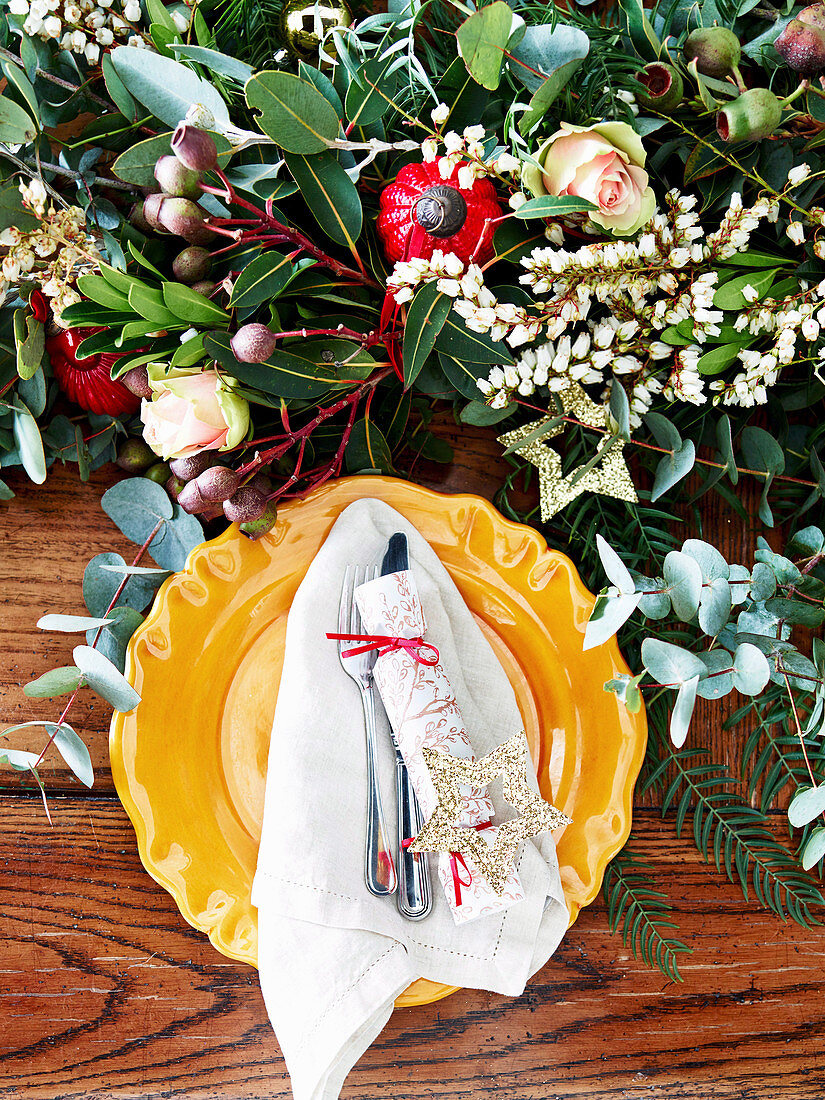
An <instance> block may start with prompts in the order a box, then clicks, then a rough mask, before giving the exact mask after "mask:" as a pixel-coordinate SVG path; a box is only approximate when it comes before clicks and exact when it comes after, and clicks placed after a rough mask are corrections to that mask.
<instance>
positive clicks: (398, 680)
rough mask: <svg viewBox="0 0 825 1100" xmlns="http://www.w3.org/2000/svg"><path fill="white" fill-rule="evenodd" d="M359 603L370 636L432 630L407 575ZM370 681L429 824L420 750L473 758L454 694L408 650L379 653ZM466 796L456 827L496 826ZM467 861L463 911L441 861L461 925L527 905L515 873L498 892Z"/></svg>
mask: <svg viewBox="0 0 825 1100" xmlns="http://www.w3.org/2000/svg"><path fill="white" fill-rule="evenodd" d="M355 598H356V600H357V603H358V608H359V610H360V612H361V620H362V628H363V630H364V632H365V633H368V634H381V635H389V636H393V637H401V638H422V637H424V636H425V633H426V630H427V623H426V620H425V618H424V612H423V610H422V607H421V601H420V600H419V598H418V591H417V589H416V585H415V580H414V578H413V575H412V573H411V572H410V570H408V569H405V570H403V571H401V572H398V573H390V574H388V575H387V576H384V577H378V578H377V579H376V580H374V581H369V582H368V583H367V584H363V585H361V586H360V587H359V588H358V589H357V590H356V593H355ZM373 674H374V676H375V683H376V686H377V687H378V690H379V692H380V694H381V699H382V701H383V703H384V709H385V710H386V712H387V715H388V717H389V720H390V724H391V725H392V728H393V730H394V732H395V736H396V739H397V741H398V747H399V749H400V750H401V753H402V755H403V757H404V761H405V763H406V765H407V769H408V771H409V773H410V779H411V780H412V784H413V787H414V788H415V793H416V795H417V796H418V801H419V803H420V805H421V810H422V813H423V814H424V817H425V819H426V818H429V817H430V815H431V814H432V812H433V810H434V809H435V805H436V792H435V787H434V786H433V783H432V780H431V779H430V775H429V772H428V770H427V765H426V764H425V763H424V757H423V755H422V752H421V750H422V749H423V748H425V747H426V748H431V749H437V750H438V751H439V752H448V753H450V754H451V755H452V756H457V757H461V758H462V759H465V760H473V759H475V756H474V754H473V749H472V746H471V744H470V739H469V738H468V736H467V731H466V730H465V728H464V724H463V722H462V720H461V712H460V711H459V709H458V703H457V701H456V697H455V692H454V691H453V689H452V687H451V685H450V681H449V680H448V678H447V676H446V673H445V672H444V669H443V668H442V667H441V664H440V663H438V664H436V665H434V666H433V665H426V664H422V663H421V662H419V661H417V660H416V659H415V657H413V656H412V655H411V654H410V653H409V652H407V651H406V650H404V649H395V650H392V651H390V652H388V653H384V654H382V655H381V656H380V657H379V658H378V660H377V661H376V663H375V668H374V670H373ZM462 795H463V798H464V801H463V809H462V813H461V816H460V817H459V819H458V822H457V824H459V825H464V826H475V825H483V824H484V823H485V822H487V821H490V820H491V819H492V817H493V815H494V813H495V807H494V806H493V803H492V802H491V801H490V798H489V797H488V796H487V795H486V794H485V792H484V791H483V790H482V791H477V790H472V789H470V788H464V789H462ZM496 832H497V828H496V826H490V827H488V828H486V829H483V830H482V831H481V836H482V837H484V839H485V841H487V842H488V843H490V844H492V843H493V842H494V840H495V836H496ZM462 855H463V860H464V862H465V867H462V866H461V865H460V864H459V865H458V866H457V867H455V871H456V874H457V875H458V876H460V886H459V890H460V904H459V901H458V899H457V897H456V887H455V879H454V873H453V868H454V866H455V864H454V861H453V860H452V859H451V856H450V855H449V854H448V853H446V852H442V853H439V855H438V875H439V878H440V879H441V883H442V885H443V887H444V893H445V895H446V898H447V902H448V904H449V906H450V910H451V912H452V915H453V919H454V920H455V922H456V924H465V923H466V922H468V921H471V920H476V919H477V918H478V917H482V916H486V915H488V914H490V913H497V912H500V911H501V910H503V909H507V908H509V907H510V906H511V905H515V904H516V903H517V902H519V901H523V900H524V891H523V889H522V886H521V882H520V880H519V877H518V874H517V873H516V871H515V870H513V871H512V872H511V873H510V875H509V877H508V879H507V882H506V884H505V886H504V889H503V890H502V892H501V893H497V892H496V891H494V890H493V889H492V887H490V886H489V885H488V884H487V882H486V881H485V879H484V877H483V875H482V874H481V873H480V872H479V871H478V870H477V868H476V867H475V865H474V863H473V860H472V857H471V856H470V855H468V854H466V853H463V854H462Z"/></svg>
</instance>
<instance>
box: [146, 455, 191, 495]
mask: <svg viewBox="0 0 825 1100" xmlns="http://www.w3.org/2000/svg"><path fill="white" fill-rule="evenodd" d="M158 465H160V463H159V464H158ZM163 466H164V467H165V468H166V473H167V477H166V480H165V481H164V482H163V483H162V484H163V486H164V488H165V489H166V492H167V493H168V494H169V496H170V497H171V498H172V500H173V501H177V499H178V497H179V496H180V494H181V492H182V491H183V488H184V486H185V485H186V482H185V481H182V480H181V479H180V478H179V477H175V475H174V474H170V473H169V463H168V462H164V463H163ZM152 480H153V481H157V480H158V479H157V478H152Z"/></svg>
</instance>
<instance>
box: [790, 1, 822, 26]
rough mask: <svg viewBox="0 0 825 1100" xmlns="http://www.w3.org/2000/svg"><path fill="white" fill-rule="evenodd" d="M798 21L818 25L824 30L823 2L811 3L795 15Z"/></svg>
mask: <svg viewBox="0 0 825 1100" xmlns="http://www.w3.org/2000/svg"><path fill="white" fill-rule="evenodd" d="M796 18H797V19H798V20H799V22H800V23H807V24H808V25H809V26H811V27H819V29H820V30H821V31H825V4H811V5H810V6H809V7H807V8H803V9H802V11H801V12H800V13H799V15H797V17H796Z"/></svg>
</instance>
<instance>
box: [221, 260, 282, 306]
mask: <svg viewBox="0 0 825 1100" xmlns="http://www.w3.org/2000/svg"><path fill="white" fill-rule="evenodd" d="M293 271H294V267H293V264H292V261H291V260H290V259H289V258H288V257H287V256H282V255H281V254H280V253H279V252H263V253H262V254H261V255H260V256H256V257H255V259H254V260H252V262H251V263H248V264H247V265H246V267H245V268H244V269H243V271H242V272H241V273H240V275H239V276H238V278H237V279H236V280H235V285H234V286H233V288H232V293H231V295H230V296H229V304H230V306H233V307H235V308H236V309H246V308H249V307H250V306H257V305H260V304H261V302H267V301H269V300H270V299H272V298H277V297H278V294H279V293H280V292H281V291H282V290H283V288H284V287H285V286H286V284H287V283H288V282H289V280H290V277H291V275H292V274H293Z"/></svg>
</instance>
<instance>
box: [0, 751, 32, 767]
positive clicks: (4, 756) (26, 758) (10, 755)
mask: <svg viewBox="0 0 825 1100" xmlns="http://www.w3.org/2000/svg"><path fill="white" fill-rule="evenodd" d="M39 759H40V756H39V754H38V753H36V752H26V751H25V749H3V750H2V751H0V764H8V765H9V767H10V768H14V770H15V771H16V772H27V771H31V770H32V768H33V767H34V765H35V764H36V763H37V761H38V760H39Z"/></svg>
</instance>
